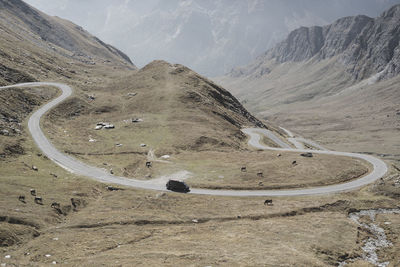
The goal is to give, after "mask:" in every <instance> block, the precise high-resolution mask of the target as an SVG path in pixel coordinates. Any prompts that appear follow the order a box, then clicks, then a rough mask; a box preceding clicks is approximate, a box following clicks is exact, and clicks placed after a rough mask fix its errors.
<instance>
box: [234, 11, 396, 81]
mask: <svg viewBox="0 0 400 267" xmlns="http://www.w3.org/2000/svg"><path fill="white" fill-rule="evenodd" d="M399 25H400V5H395V6H393V7H392V8H390V9H389V10H387V11H385V12H383V13H382V15H381V16H379V17H377V18H375V19H374V18H370V17H368V16H364V15H358V16H352V17H344V18H341V19H338V20H336V21H335V22H334V23H332V24H330V25H326V26H323V27H319V26H314V27H300V28H298V29H296V30H294V31H292V32H291V33H290V34H289V35H288V36H287V38H286V39H285V40H284V41H282V42H280V43H279V44H277V45H276V46H275V47H274V48H272V49H270V50H268V51H267V52H266V53H265V54H264V55H263V56H261V57H259V58H258V59H257V61H256V62H258V63H253V64H250V66H252V68H251V69H249V68H247V69H246V67H245V68H241V69H236V70H234V71H233V72H232V73H231V75H232V76H240V75H241V73H242V74H244V75H248V74H249V73H250V72H257V73H260V70H259V69H257V67H256V68H254V66H262V65H263V64H262V62H264V61H268V60H275V61H276V62H278V63H284V62H301V61H307V60H310V59H316V60H318V61H319V60H323V59H329V58H333V57H337V58H338V59H339V60H338V61H339V62H341V63H342V64H344V65H345V67H346V70H347V71H348V72H349V73H350V74H351V75H352V76H353V77H354V78H355V79H356V80H362V79H365V78H368V77H370V76H371V75H374V74H376V73H379V72H383V73H382V75H381V77H382V78H384V77H393V76H396V75H398V74H399V73H400V45H399V40H400V27H399Z"/></svg>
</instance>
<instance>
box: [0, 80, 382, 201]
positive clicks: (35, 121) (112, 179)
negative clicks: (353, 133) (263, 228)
mask: <svg viewBox="0 0 400 267" xmlns="http://www.w3.org/2000/svg"><path fill="white" fill-rule="evenodd" d="M40 86H54V87H57V88H59V89H60V90H61V91H62V94H61V95H60V96H59V97H57V98H55V99H54V100H52V101H51V102H49V103H47V104H46V105H44V106H42V107H41V108H40V109H38V110H37V111H36V112H35V113H33V115H32V116H31V117H30V118H29V121H28V128H29V131H30V133H31V135H32V138H33V140H34V141H35V143H36V145H37V146H38V147H39V149H40V150H42V151H43V153H44V154H45V155H46V156H47V157H48V158H49V159H51V160H52V161H54V162H55V163H57V164H58V165H60V166H61V167H62V168H64V169H66V170H68V171H70V172H72V173H74V174H77V175H82V176H86V177H89V178H91V179H94V180H96V181H99V182H103V183H111V184H119V185H124V186H130V187H135V188H142V189H151V190H161V191H166V188H165V185H160V184H156V183H154V182H152V181H151V180H150V181H140V180H135V179H130V178H129V179H128V178H125V177H118V176H114V175H111V174H110V173H108V172H107V171H105V170H103V169H100V168H97V167H93V166H90V165H87V164H85V163H83V162H81V161H79V160H77V159H75V158H73V157H70V156H68V155H65V154H63V153H61V152H60V151H58V150H57V149H56V148H55V147H54V145H53V144H52V143H51V142H50V141H49V140H48V139H47V138H46V136H45V135H44V133H43V131H42V130H41V128H40V119H41V117H42V116H43V115H44V114H45V113H46V112H47V111H49V110H50V109H52V108H53V107H55V106H56V105H58V104H60V103H61V102H63V101H64V100H65V99H66V98H68V97H69V96H70V95H71V94H72V88H71V87H69V86H68V85H65V84H61V83H48V82H38V83H23V84H16V85H12V86H5V87H0V90H1V89H6V88H13V87H40ZM242 131H243V133H245V134H247V135H248V136H249V137H250V139H249V142H248V143H249V145H250V146H253V147H255V148H258V149H265V150H275V151H288V152H298V153H304V152H312V153H314V154H327V155H336V156H345V157H352V158H358V159H362V160H365V161H367V162H369V163H370V164H371V165H372V166H373V170H372V171H371V172H370V173H369V174H367V175H365V176H363V177H361V178H359V179H357V180H353V181H350V182H346V183H341V184H336V185H330V186H323V187H315V188H307V189H291V190H253V191H252V190H208V189H195V188H193V189H191V192H190V193H191V194H202V195H215V196H240V197H245V196H300V195H319V194H329V193H337V192H343V191H350V190H355V189H358V188H360V187H362V186H365V185H367V184H369V183H372V182H374V181H376V180H377V179H380V178H381V177H383V176H384V175H385V174H386V172H387V166H386V164H385V163H384V162H383V161H382V160H380V159H378V158H375V157H372V156H369V155H364V154H356V153H349V152H338V151H328V150H307V149H297V148H291V147H290V146H289V145H288V144H286V143H285V142H283V141H282V140H281V139H279V138H278V137H277V136H276V135H275V134H273V133H272V132H271V131H268V130H266V129H258V128H246V129H243V130H242ZM287 132H288V131H287ZM262 135H265V136H267V137H269V138H270V139H271V140H273V141H274V142H276V143H277V144H278V145H280V146H281V147H282V148H274V147H268V146H265V145H263V144H261V143H260V140H261V136H262ZM304 140H305V139H304ZM304 140H303V141H304ZM299 141H301V140H299ZM304 142H308V140H305V141H304ZM314 144H315V143H314Z"/></svg>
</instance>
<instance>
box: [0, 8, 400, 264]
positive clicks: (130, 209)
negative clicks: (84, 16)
mask: <svg viewBox="0 0 400 267" xmlns="http://www.w3.org/2000/svg"><path fill="white" fill-rule="evenodd" d="M0 3H1V5H3V6H4V5H6V4H7V5H9V4H13V3H21V2H20V1H12V2H11V1H2V0H0ZM28 11H29V10H28ZM19 12H22V11H18V12H16V13H15V12H14V13H13V12H12V8H11V9H10V8H4V9H1V11H0V15H2V16H1V18H0V30H1V34H0V38H1V39H0V48H1V49H0V51H1V54H0V56H1V59H2V61H1V64H3V65H4V66H5V67H1V68H0V70H1V72H0V74H1V75H0V77H2V78H1V79H2V80H1V83H2V84H10V83H15V82H19V81H30V80H38V81H59V82H63V83H66V84H69V85H71V86H72V87H73V88H74V89H75V91H74V94H73V96H72V97H71V98H70V99H68V100H67V101H66V102H64V103H62V104H61V105H60V106H58V107H56V108H55V109H53V110H51V111H50V112H49V113H48V114H47V116H45V117H44V119H43V121H42V128H43V129H44V132H45V133H46V135H47V136H48V138H49V139H50V140H51V141H52V142H53V143H54V144H55V145H56V146H57V147H58V148H59V149H60V150H61V151H63V152H65V153H68V154H70V155H72V156H73V157H76V158H78V159H80V160H82V161H85V162H88V163H91V164H93V165H97V166H101V167H102V168H105V169H108V170H110V169H113V172H114V173H115V174H117V175H126V176H128V177H135V178H138V179H157V180H155V181H154V182H159V183H163V184H165V182H166V180H168V179H169V178H179V179H183V178H188V183H189V184H190V185H195V186H198V187H207V188H217V187H219V188H236V189H243V188H251V189H258V188H271V187H273V188H293V187H309V186H315V185H324V184H331V183H336V182H342V181H344V180H347V179H353V178H356V177H357V176H359V175H361V174H363V173H365V172H366V171H368V168H369V166H366V165H365V163H363V162H360V161H356V160H351V159H350V160H349V159H348V158H342V157H328V156H325V157H322V156H321V157H319V156H315V157H313V158H304V157H301V156H300V155H299V153H282V155H280V156H278V155H277V154H276V153H272V152H268V151H256V150H253V149H251V148H250V147H248V146H247V144H246V142H247V140H246V137H245V136H243V134H242V133H241V132H240V129H241V127H245V126H251V127H254V126H258V127H267V128H269V129H271V130H273V131H276V132H277V134H278V135H279V134H280V136H281V138H282V139H283V138H284V134H283V133H281V131H280V130H278V129H277V128H276V127H275V126H273V125H272V124H270V123H264V124H262V122H260V121H259V120H258V119H256V118H255V117H253V116H252V115H251V114H250V113H248V112H247V111H246V109H244V108H243V107H242V106H241V105H240V103H239V102H238V101H237V100H236V98H234V97H233V96H232V95H231V94H230V93H228V92H227V91H226V90H225V89H223V88H221V87H219V86H217V85H216V84H214V83H213V82H211V81H209V80H208V79H205V78H204V77H201V76H199V75H198V74H196V73H194V72H193V71H191V70H189V69H187V68H185V67H183V66H181V65H171V64H169V63H166V62H163V61H156V62H153V63H151V64H149V65H148V66H146V67H145V68H143V69H141V70H136V69H134V67H132V66H131V65H129V64H128V63H126V62H125V61H124V60H123V58H122V59H121V58H119V57H118V58H115V60H114V59H110V60H109V61H107V60H108V59H107V57H106V56H105V55H100V54H97V56H91V57H92V60H93V61H94V63H95V64H93V62H92V61H86V59H87V57H84V58H86V59H85V60H83V59H82V57H81V56H78V58H76V57H74V56H72V55H71V53H70V52H71V51H69V50H68V49H67V48H66V47H61V45H64V41H62V43H60V46H55V45H54V43H49V42H48V41H44V40H41V39H40V38H38V36H37V34H36V33H35V31H33V30H32V29H30V28H29V27H27V25H26V22H24V20H27V19H28V18H23V17H19V16H16V17H14V18H13V17H12V16H11V15H10V14H14V15H13V16H15V15H18V14H19V15H20V14H25V11H24V13H19ZM28 13H29V14H32V11H29V12H28ZM5 14H6V15H5ZM35 14H39V13H35ZM9 19H13V22H12V23H11V24H7V22H6V21H7V20H9ZM54 20H57V21H58V19H54ZM40 21H41V20H40ZM40 21H39V22H37V21H36V22H35V24H34V25H36V26H37V27H38V28H37V29H36V30H37V31H36V32H38V31H39V30H40V29H47V28H43V27H44V26H43V25H42V24H41V23H40ZM46 21H50V22H51V23H50V25H53V20H52V19H49V18H47V17H46ZM67 24H68V23H67ZM10 25H11V26H10ZM57 25H58V24H57ZM57 27H58V26H54V28H57ZM73 28H74V26H72V28H68V27H67V28H66V29H65V31H66V32H69V30H71V29H73ZM64 33H65V32H64ZM54 34H55V35H57V37H60V36H58V31H57V33H54ZM79 36H81V37H82V35H79ZM28 37H29V38H28ZM50 37H51V36H49V39H50ZM53 37H54V36H53ZM53 37H51V38H53ZM54 38H55V37H54ZM82 38H83V37H82ZM84 39H85V40H80V41H79V43H81V42H84V43H86V42H87V43H86V44H81V45H82V46H81V45H80V47H82V49H83V50H85V51H88V52H87V53H88V54H90V53H94V52H93V51H92V50H91V49H89V44H93V39H91V37H90V36H89V37H88V39H87V40H86V38H84ZM54 42H55V41H54ZM87 45H88V46H87ZM50 46H54V47H55V48H54V49H53V48H51V47H50ZM49 47H50V48H49ZM106 50H108V49H106ZM102 51H103V52H104V53H108V52H105V50H102ZM103 52H101V54H102V53H103ZM96 53H97V52H96ZM109 55H110V54H109ZM112 55H115V54H112ZM110 56H111V55H110ZM112 57H114V56H112ZM58 93H59V92H58V91H57V90H55V89H54V88H36V89H33V88H25V89H5V90H0V100H1V103H2V104H1V105H0V116H1V117H0V132H1V133H2V134H1V135H0V170H1V171H0V264H1V265H2V266H3V265H4V264H6V266H13V265H14V266H31V265H38V266H43V265H50V264H61V265H63V266H81V265H89V266H92V265H93V266H99V265H106V266H110V265H111V266H113V265H117V266H118V265H123V266H124V265H127V266H129V265H150V266H151V265H164V266H187V265H202V266H208V265H212V266H218V265H222V266H243V265H251V266H256V265H265V264H272V265H296V264H297V265H305V266H313V265H314V266H332V265H336V264H337V263H338V262H342V261H344V260H347V259H352V258H355V259H356V258H357V257H359V256H362V253H363V252H362V250H361V244H363V243H364V242H366V240H368V239H369V238H371V237H373V233H371V232H370V231H368V230H367V229H366V228H362V227H360V226H359V225H357V224H356V223H355V222H354V221H353V220H351V219H350V218H349V216H348V214H349V212H354V211H357V210H360V209H371V208H393V207H396V206H397V205H398V200H399V196H400V193H399V187H398V184H399V181H398V180H399V171H398V170H399V169H398V168H399V166H398V165H396V166H397V167H392V166H391V167H390V173H389V175H388V176H387V177H385V178H384V180H383V181H379V182H378V183H376V184H373V185H371V186H368V187H365V188H363V189H361V190H359V191H354V192H349V193H342V194H335V195H328V196H315V197H307V196H304V197H296V198H284V197H281V198H277V197H274V198H271V199H273V204H274V205H272V206H267V205H265V204H264V201H265V198H259V197H255V198H232V197H214V196H199V195H192V194H178V193H172V192H167V193H161V192H155V191H148V190H136V189H132V188H124V187H118V188H112V189H116V190H110V189H109V188H107V186H108V185H106V184H101V183H97V182H93V181H91V180H89V179H87V178H85V177H79V176H76V175H74V174H72V173H70V172H67V171H66V170H64V169H62V168H61V167H59V166H58V165H56V164H55V163H54V162H52V161H51V160H49V159H48V158H47V157H46V156H44V155H43V154H42V153H41V151H39V150H38V148H37V147H36V145H35V143H34V142H33V140H32V139H31V137H30V134H29V132H28V130H27V119H28V117H29V115H30V114H31V112H32V111H34V110H35V109H37V108H38V107H39V106H40V105H43V104H44V103H46V102H47V101H49V100H50V99H51V98H53V97H54V96H56V95H57V94H58ZM135 118H139V119H142V121H138V122H135V123H133V122H132V119H135ZM100 121H102V122H109V123H112V124H114V125H115V128H114V129H109V130H106V129H101V130H95V126H96V124H97V123H98V122H100ZM4 130H6V131H7V132H5V131H4ZM141 144H146V146H144V147H143V146H141ZM165 155H168V156H169V157H162V156H165ZM148 160H150V161H152V162H153V167H152V168H150V169H148V168H146V167H145V162H146V161H148ZM293 160H296V161H297V162H298V164H297V165H293V164H292V162H293ZM243 165H246V166H248V172H247V173H242V172H241V171H240V168H241V167H242V166H243ZM34 166H35V167H34ZM396 168H397V169H396ZM260 171H262V172H263V174H264V176H263V177H259V176H257V173H258V172H260ZM127 179H129V178H127ZM260 182H261V183H260ZM31 189H35V190H36V194H37V196H39V197H42V199H43V203H42V204H43V205H41V204H37V203H35V202H34V196H32V195H31V193H30V190H31ZM20 196H24V197H25V198H24V199H22V198H21V199H20ZM52 203H58V204H59V206H58V205H57V204H56V205H53V207H52ZM363 220H364V221H365V222H370V221H369V217H368V216H365V217H363ZM377 221H378V222H379V226H381V227H384V229H385V233H386V235H387V237H388V239H390V241H391V242H392V243H393V247H388V248H385V249H382V250H380V251H379V258H380V260H382V261H385V260H388V261H390V262H391V263H393V264H394V265H396V264H397V263H398V262H399V253H398V251H396V248H397V247H398V244H399V243H398V240H397V236H398V235H399V233H400V232H399V229H398V227H396V225H398V222H399V221H398V216H397V217H396V215H390V214H385V215H379V216H378V217H377ZM386 222H390V223H391V224H387V223H386ZM356 261H357V262H360V264H361V265H362V264H365V261H362V260H356Z"/></svg>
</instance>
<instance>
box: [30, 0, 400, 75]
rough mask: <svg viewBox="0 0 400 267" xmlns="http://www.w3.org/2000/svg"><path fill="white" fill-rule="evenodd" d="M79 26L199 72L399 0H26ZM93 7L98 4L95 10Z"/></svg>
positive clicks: (221, 69)
mask: <svg viewBox="0 0 400 267" xmlns="http://www.w3.org/2000/svg"><path fill="white" fill-rule="evenodd" d="M28 2H30V3H32V4H35V5H36V6H37V7H38V8H40V9H41V10H44V11H45V12H47V13H49V12H50V13H51V14H54V15H58V16H61V17H65V18H68V19H70V20H72V21H74V22H76V23H78V24H79V25H83V26H84V27H85V28H87V29H88V30H89V31H90V32H92V33H94V34H96V35H98V36H100V37H101V38H102V39H103V40H106V41H107V42H110V43H112V44H114V45H116V46H117V47H119V48H122V49H123V50H124V51H126V52H127V53H128V54H129V55H130V56H131V57H132V58H134V59H135V63H136V64H137V65H138V66H141V67H142V66H144V65H146V64H148V63H149V62H151V61H153V60H157V59H162V60H166V61H168V62H172V63H179V64H184V65H185V66H188V67H190V68H191V69H193V70H195V71H196V72H199V73H200V74H202V75H207V76H209V77H215V76H217V75H223V74H224V73H226V72H228V71H229V70H231V69H232V68H233V67H236V66H240V65H244V64H247V63H248V62H250V61H252V60H254V59H255V58H256V57H257V56H258V55H260V54H261V53H263V52H264V51H265V50H266V49H268V48H271V47H273V45H275V44H276V43H277V42H279V41H281V40H282V39H283V38H284V37H285V35H286V34H288V33H289V32H290V31H292V30H294V29H295V28H297V27H299V26H311V25H326V24H328V23H331V22H333V21H334V20H335V19H337V18H338V17H342V16H349V15H357V14H368V15H370V16H377V15H378V14H379V13H380V12H382V11H383V10H384V9H386V8H388V7H390V6H391V5H393V4H395V3H400V2H399V0H351V1H348V0H298V1H287V0H283V1H276V0H168V1H165V0H151V1H150V0H147V1H138V0H131V1H122V0H115V1H113V2H112V3H111V2H110V1H106V0H96V1H95V0H87V1H79V0H69V1H62V4H60V3H58V2H54V3H53V2H52V1H43V0H28ZM93 6H96V8H95V9H94V8H93Z"/></svg>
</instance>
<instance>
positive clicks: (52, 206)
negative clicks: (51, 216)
mask: <svg viewBox="0 0 400 267" xmlns="http://www.w3.org/2000/svg"><path fill="white" fill-rule="evenodd" d="M51 208H53V209H54V210H55V211H56V212H57V213H58V214H59V215H61V214H63V212H62V210H61V206H60V203H58V202H53V203H51Z"/></svg>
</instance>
